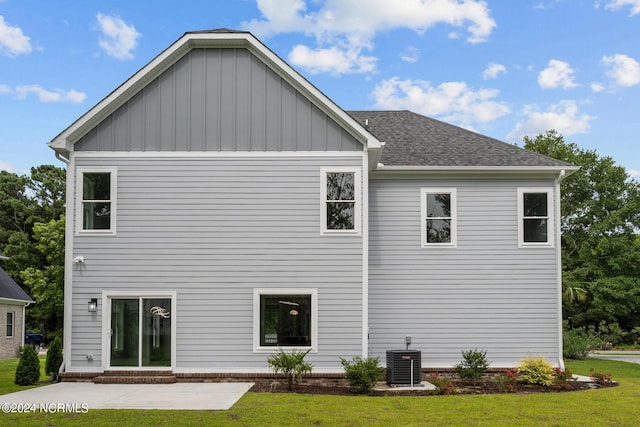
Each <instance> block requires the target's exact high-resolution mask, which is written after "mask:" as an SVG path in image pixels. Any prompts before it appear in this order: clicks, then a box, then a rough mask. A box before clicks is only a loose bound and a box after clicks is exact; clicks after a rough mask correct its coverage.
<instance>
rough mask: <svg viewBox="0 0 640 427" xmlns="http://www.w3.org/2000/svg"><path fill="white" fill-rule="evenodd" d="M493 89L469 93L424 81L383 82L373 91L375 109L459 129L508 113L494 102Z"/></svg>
mask: <svg viewBox="0 0 640 427" xmlns="http://www.w3.org/2000/svg"><path fill="white" fill-rule="evenodd" d="M496 96H498V91H497V90H494V89H479V90H473V89H472V88H470V87H469V86H468V85H467V84H466V83H464V82H445V83H442V84H440V85H439V86H432V85H431V83H429V82H427V81H424V80H400V79H399V78H397V77H393V78H391V79H388V80H383V81H382V82H380V83H379V84H378V85H376V87H375V89H374V91H373V97H374V99H375V105H376V107H379V108H384V109H392V110H403V109H408V110H412V111H415V112H418V113H422V114H425V115H428V116H436V117H439V118H442V119H443V120H448V121H453V122H457V123H460V124H463V125H469V124H471V123H486V122H490V121H493V120H495V119H497V118H498V117H501V116H504V115H505V114H508V113H509V112H510V110H509V107H507V106H506V105H505V104H503V103H501V102H498V101H495V100H494V98H495V97H496Z"/></svg>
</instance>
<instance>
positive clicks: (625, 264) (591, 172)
mask: <svg viewBox="0 0 640 427" xmlns="http://www.w3.org/2000/svg"><path fill="white" fill-rule="evenodd" d="M524 142H525V144H524V147H525V148H526V149H529V150H532V151H536V152H538V153H540V154H544V155H547V156H550V157H553V158H556V159H559V160H563V161H566V162H569V163H572V164H574V165H577V166H580V167H581V169H580V170H579V171H578V172H576V173H574V174H572V175H570V176H569V177H567V178H566V179H565V180H563V181H562V184H561V191H562V200H561V210H562V216H563V218H562V221H561V228H562V264H563V265H562V267H563V295H564V296H565V301H564V311H565V316H569V317H571V318H572V321H573V323H574V325H576V326H589V325H591V326H596V325H598V324H599V323H600V322H601V321H602V320H606V321H607V322H608V323H618V324H619V325H620V327H621V328H622V329H624V330H626V331H629V330H631V329H632V328H634V327H636V326H638V325H640V313H639V310H640V308H639V307H640V283H639V280H638V278H639V277H640V244H639V243H640V240H639V238H638V231H639V230H640V184H639V183H638V182H637V181H635V180H633V179H632V178H630V176H629V175H628V174H627V172H626V171H625V169H624V168H623V167H621V166H618V165H616V164H615V162H614V160H613V159H612V158H611V157H608V156H605V157H602V156H599V155H598V154H597V153H596V152H595V151H592V150H584V149H581V148H579V147H578V146H577V145H575V144H573V143H566V142H565V141H564V139H563V137H562V136H561V135H560V134H558V133H556V132H555V131H548V132H546V133H544V134H541V135H538V136H536V137H535V138H533V139H531V138H528V137H525V139H524Z"/></svg>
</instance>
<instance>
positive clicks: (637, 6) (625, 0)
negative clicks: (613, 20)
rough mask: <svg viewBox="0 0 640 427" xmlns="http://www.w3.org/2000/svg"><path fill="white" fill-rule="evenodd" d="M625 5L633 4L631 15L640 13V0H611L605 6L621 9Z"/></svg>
mask: <svg viewBox="0 0 640 427" xmlns="http://www.w3.org/2000/svg"><path fill="white" fill-rule="evenodd" d="M625 6H631V12H630V13H629V16H633V15H637V14H639V13H640V0H610V1H609V2H607V4H606V6H605V8H607V9H613V10H617V9H621V8H623V7H625Z"/></svg>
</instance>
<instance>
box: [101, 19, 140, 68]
mask: <svg viewBox="0 0 640 427" xmlns="http://www.w3.org/2000/svg"><path fill="white" fill-rule="evenodd" d="M96 18H97V19H98V25H99V26H100V31H101V32H102V37H100V40H99V42H98V44H99V45H100V47H101V48H102V49H103V50H104V51H105V52H106V53H107V55H109V56H113V57H114V58H117V59H133V50H134V49H135V48H136V46H137V45H138V38H139V37H140V36H141V34H140V33H139V32H137V31H136V28H135V27H134V26H133V25H129V24H127V23H126V22H124V21H123V20H122V19H121V18H120V17H118V16H109V15H103V14H102V13H98V14H97V15H96Z"/></svg>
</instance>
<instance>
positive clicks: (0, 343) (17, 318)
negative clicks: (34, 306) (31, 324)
mask: <svg viewBox="0 0 640 427" xmlns="http://www.w3.org/2000/svg"><path fill="white" fill-rule="evenodd" d="M6 259H8V258H7V257H5V256H2V255H0V260H6ZM32 302H34V301H33V300H32V299H31V297H30V296H29V295H27V293H26V292H25V291H23V290H22V288H21V287H20V286H19V285H18V284H17V283H16V282H14V281H13V279H12V278H11V277H9V275H8V274H7V272H6V271H4V269H2V267H0V359H11V358H14V357H20V347H21V346H23V345H24V335H25V327H24V319H25V317H24V310H25V308H26V306H28V305H29V304H31V303H32Z"/></svg>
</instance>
